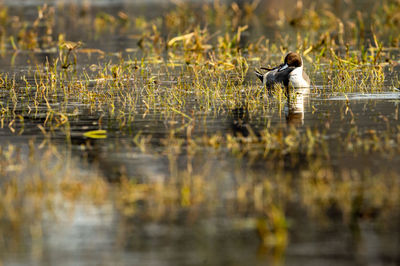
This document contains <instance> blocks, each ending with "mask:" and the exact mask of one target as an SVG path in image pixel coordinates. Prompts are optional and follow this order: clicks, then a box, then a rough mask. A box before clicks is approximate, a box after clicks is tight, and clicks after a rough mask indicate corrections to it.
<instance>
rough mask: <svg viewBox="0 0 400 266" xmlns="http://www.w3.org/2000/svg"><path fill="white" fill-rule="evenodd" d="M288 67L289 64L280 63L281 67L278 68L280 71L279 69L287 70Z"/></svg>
mask: <svg viewBox="0 0 400 266" xmlns="http://www.w3.org/2000/svg"><path fill="white" fill-rule="evenodd" d="M288 67H289V66H288V64H283V65H280V67H279V69H278V72H279V71H282V70H285V69H286V68H288Z"/></svg>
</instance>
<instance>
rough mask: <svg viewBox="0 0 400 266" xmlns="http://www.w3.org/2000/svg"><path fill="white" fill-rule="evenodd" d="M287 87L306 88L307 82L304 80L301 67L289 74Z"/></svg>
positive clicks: (308, 85)
mask: <svg viewBox="0 0 400 266" xmlns="http://www.w3.org/2000/svg"><path fill="white" fill-rule="evenodd" d="M289 85H291V86H292V87H294V88H308V87H310V84H309V82H308V81H307V80H306V79H305V78H304V73H303V66H301V67H296V68H295V69H293V71H292V72H290V74H289Z"/></svg>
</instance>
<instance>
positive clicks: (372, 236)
mask: <svg viewBox="0 0 400 266" xmlns="http://www.w3.org/2000/svg"><path fill="white" fill-rule="evenodd" d="M5 4H6V5H8V7H9V9H10V11H9V13H10V14H19V15H20V16H21V17H24V18H26V19H30V20H34V19H33V18H35V16H36V13H35V12H33V11H32V9H30V8H26V9H24V8H23V7H24V6H22V8H21V7H19V6H14V5H12V4H8V3H7V2H6V3H5ZM31 4H33V5H36V1H33V2H30V3H26V6H30V5H31ZM285 4H287V3H285ZM172 9H173V6H172V5H167V4H165V5H164V4H159V3H145V4H131V3H125V2H124V1H117V2H109V1H105V2H101V3H99V4H96V5H94V6H92V7H91V8H88V10H86V11H85V9H84V8H82V6H80V5H78V6H75V5H68V4H65V9H64V11H65V12H63V11H62V9H59V8H58V9H57V12H56V20H57V24H56V25H57V26H56V27H55V29H54V32H55V34H54V35H57V34H58V33H66V35H67V37H68V40H71V41H83V42H84V43H85V46H84V48H93V49H100V50H101V51H104V52H105V54H100V53H96V52H94V53H86V52H83V53H77V56H78V61H77V62H78V64H77V66H76V69H77V72H82V71H88V72H89V73H90V70H89V66H91V65H92V66H93V64H99V65H102V64H105V63H107V62H113V63H114V64H115V63H116V62H119V60H120V59H121V58H123V59H124V60H126V61H128V60H130V59H133V58H135V57H137V58H141V57H146V56H147V55H146V51H145V50H144V51H143V50H141V49H140V48H139V46H138V39H140V37H138V36H137V35H138V34H139V33H140V31H139V30H137V28H135V27H127V28H124V27H123V26H122V27H121V26H120V25H119V26H115V29H111V30H109V29H108V30H105V32H106V33H104V32H103V33H102V32H99V31H96V29H94V28H93V20H92V19H91V18H93V17H94V15H95V14H98V12H100V11H103V12H108V13H111V14H113V15H115V16H117V15H116V14H118V12H119V11H120V10H123V11H124V12H126V13H127V14H130V15H131V16H137V17H138V18H140V17H145V18H146V19H148V20H150V19H156V18H157V16H158V15H160V14H165V12H166V10H172ZM82 10H83V11H85V12H88V13H87V14H88V15H86V16H85V15H82V17H79V19H77V18H75V17H73V16H72V15H71V14H73V13H76V12H78V11H79V12H83V11H82ZM68 12H70V13H68ZM92 16H93V17H92ZM74 18H75V19H76V21H75V22H76V23H72V21H74ZM250 23H251V22H250ZM250 25H252V24H250ZM264 30H265V28H264V27H262V26H261V27H254V28H253V27H251V29H250V30H249V33H246V35H244V36H245V37H244V41H243V39H242V42H245V41H251V40H255V39H257V38H258V34H259V33H260V32H262V31H264ZM273 32H274V33H271V32H269V31H268V33H269V34H271V35H268V36H270V37H271V42H273V40H275V38H276V39H279V38H278V37H276V36H273V34H277V32H279V30H278V29H275V28H273ZM166 34H167V33H166V32H163V31H162V30H161V35H166ZM396 54H397V55H398V53H396V52H395V51H394V52H393V53H392V55H393V56H396ZM162 56H163V57H166V58H167V57H168V55H167V54H165V53H164V54H162ZM244 56H245V57H246V58H248V59H250V58H252V57H259V58H261V62H260V61H251V60H249V62H251V63H250V68H249V69H250V70H249V71H248V73H247V75H246V77H245V82H244V86H245V88H247V87H249V88H250V87H255V86H259V84H258V83H257V82H258V81H257V80H256V77H255V76H254V75H252V73H251V72H252V71H251V69H253V67H258V66H259V65H260V64H261V63H264V61H263V60H267V59H265V57H266V56H267V55H264V54H263V53H259V54H255V55H254V54H251V53H249V54H245V55H244ZM57 57H58V50H57V49H50V48H49V49H48V50H45V49H40V50H38V51H36V52H27V51H25V52H18V53H16V52H15V51H14V50H13V49H12V47H10V46H9V45H8V46H7V47H6V49H5V51H4V53H3V56H2V57H1V59H0V69H1V70H2V71H1V72H2V73H9V75H10V76H15V77H17V78H16V80H17V82H21V85H20V86H21V87H23V85H24V82H23V81H22V80H21V79H20V77H22V76H26V78H27V80H28V82H31V83H33V82H34V80H35V75H34V70H35V68H36V67H35V65H40V64H44V63H45V62H47V61H50V62H51V61H52V60H55V59H56V58H57ZM149 57H150V56H149ZM268 57H269V59H272V60H274V62H276V61H279V57H280V55H279V53H277V54H274V55H268ZM146 60H147V61H146V62H145V65H146V71H148V72H149V73H150V74H152V73H156V76H157V82H158V83H157V84H156V85H155V86H158V87H157V88H158V90H157V92H159V93H160V94H162V93H164V92H165V91H168V90H169V92H170V93H172V89H174V85H175V84H178V80H179V78H182V79H184V80H186V82H187V84H188V86H189V88H188V91H189V92H188V93H187V94H186V96H185V97H184V99H185V101H186V102H187V104H186V105H185V108H184V113H185V114H188V115H190V117H191V118H192V120H190V121H189V119H188V118H187V117H185V116H182V115H181V114H180V113H173V112H172V114H169V109H168V108H167V107H163V106H162V104H163V102H159V103H158V104H159V106H158V105H154V108H150V111H148V110H147V109H148V108H146V103H144V102H143V100H144V101H146V100H147V99H148V98H146V97H144V96H143V97H138V99H139V100H138V102H137V104H136V105H135V106H136V109H135V111H134V112H132V113H131V116H132V117H131V120H130V121H125V120H124V119H126V117H127V114H130V113H129V111H128V108H124V107H122V106H116V110H122V111H121V113H123V114H124V115H126V116H122V115H121V116H118V112H117V114H115V115H111V114H110V113H109V111H108V110H109V109H107V108H108V107H104V110H105V111H104V112H103V111H101V108H97V107H93V106H92V105H91V103H90V101H84V100H82V98H81V97H82V96H81V94H80V92H79V90H78V89H77V87H71V88H70V89H71V90H72V89H76V97H71V98H70V99H69V102H68V103H66V104H65V109H64V110H66V112H67V113H68V114H69V115H70V116H69V117H68V119H69V129H70V131H69V133H68V131H67V130H66V129H65V128H63V127H62V126H57V125H54V128H55V129H54V133H53V134H52V135H51V138H50V139H49V138H48V137H46V134H47V133H48V131H49V128H45V131H46V133H43V130H42V129H41V128H40V127H38V126H39V125H43V124H44V123H45V121H46V120H47V118H46V117H47V106H46V105H45V104H42V106H40V108H39V109H38V111H37V112H36V111H27V107H26V105H24V104H23V103H21V101H20V102H19V104H18V105H17V106H16V108H15V109H14V112H15V113H16V114H17V115H18V114H20V115H21V117H22V118H23V119H21V118H20V117H18V116H17V118H18V119H16V121H15V122H13V124H11V125H10V124H9V123H6V124H5V125H4V126H3V128H2V130H1V131H0V143H1V146H2V150H3V154H6V151H7V149H8V145H9V144H12V145H15V147H18V148H17V150H18V151H17V152H16V154H17V155H15V157H17V158H19V159H15V163H13V162H11V161H9V162H10V163H8V162H7V163H8V164H7V165H6V166H2V168H1V169H2V181H1V184H8V183H7V182H8V181H9V180H12V179H13V178H15V179H21V180H24V178H27V179H29V178H31V177H32V176H33V177H35V178H38V179H44V180H46V178H48V177H49V176H50V177H51V178H50V180H51V181H52V182H50V185H49V187H50V188H48V189H46V188H44V189H43V191H45V193H44V194H43V195H42V194H40V191H42V190H39V192H37V194H35V193H30V190H29V188H28V189H27V190H26V191H25V193H26V195H28V196H26V198H24V197H23V196H21V197H22V198H23V199H22V200H21V201H16V202H13V204H14V205H12V206H13V207H14V208H16V209H18V208H20V209H24V210H25V209H28V210H31V211H32V213H30V212H29V211H28V213H29V215H30V216H29V215H27V216H26V217H30V218H31V219H32V220H25V221H24V220H22V221H20V220H18V216H16V217H17V218H15V220H12V219H6V218H1V219H0V221H2V222H1V224H0V228H1V229H0V235H1V237H0V247H1V249H0V261H1V262H2V263H3V264H5V265H26V264H38V265H54V264H60V265H99V264H104V265H108V264H114V265H131V264H140V265H265V264H272V265H282V264H286V265H338V264H340V265H354V264H357V265H368V264H374V265H375V264H377V265H379V264H383V265H397V264H399V262H400V255H399V250H400V232H399V225H400V217H399V207H400V206H399V195H400V191H399V189H398V188H399V181H400V180H399V176H398V172H399V170H400V169H399V168H400V167H399V165H400V164H399V158H400V157H399V156H398V154H399V146H398V145H399V142H398V141H399V127H398V113H399V102H400V94H398V92H396V91H394V90H393V85H392V83H393V82H394V81H395V80H396V78H397V79H398V75H397V74H396V72H395V71H393V68H391V67H390V66H388V67H385V68H384V73H385V77H386V80H385V83H384V86H383V88H382V89H381V90H373V89H374V88H369V91H367V92H362V91H357V90H356V91H355V92H351V93H345V94H344V93H340V92H338V91H334V90H332V89H331V88H330V86H329V85H330V84H327V83H325V81H326V79H324V77H323V74H321V69H319V68H318V67H316V66H314V65H313V64H312V62H308V61H307V62H306V63H305V67H306V69H307V71H308V72H309V74H310V77H311V78H312V80H313V82H314V86H313V88H311V89H310V91H299V92H297V95H296V97H294V98H293V99H291V100H290V101H287V100H284V99H283V100H279V98H278V97H277V96H270V97H266V96H265V95H262V94H261V95H260V97H255V99H256V101H257V104H258V106H256V107H253V106H252V104H254V103H253V102H254V101H255V100H254V98H250V99H249V101H248V102H246V101H243V102H242V106H238V107H237V108H230V106H228V105H227V104H221V105H213V104H211V105H210V106H207V105H206V103H207V102H206V100H205V96H204V95H199V94H198V93H197V92H196V88H195V87H194V85H193V84H192V83H191V78H192V77H191V76H190V75H189V74H187V76H186V73H183V74H182V73H181V72H180V68H179V67H178V68H177V69H171V70H170V71H171V72H170V73H168V74H166V73H164V72H163V71H164V68H163V66H162V64H160V65H158V64H157V63H154V62H153V63H152V61H151V60H152V59H149V58H147V59H146ZM139 61H140V60H139ZM328 67H329V66H328V65H325V66H324V65H323V66H322V68H323V69H322V70H324V69H325V70H326V69H327V68H328ZM333 74H335V73H333ZM396 75H397V76H396ZM388 77H390V80H389V79H388ZM207 78H208V80H207ZM235 78H236V76H235ZM100 79H101V77H96V79H93V80H92V81H91V82H92V83H91V85H90V88H91V89H93V91H94V92H98V93H102V94H107V91H106V90H104V88H102V87H101V85H100V86H98V87H97V85H96V84H97V83H96V81H98V80H100ZM129 79H130V80H128V82H127V84H131V87H126V90H127V91H130V90H132V91H134V92H138V91H142V92H144V91H145V90H144V88H146V85H145V82H142V81H141V80H140V78H136V77H129ZM204 79H206V80H207V82H210V83H211V84H214V85H215V83H213V82H215V80H213V79H211V78H209V77H208V76H205V78H204ZM78 81H79V80H78ZM190 86H193V87H190ZM175 89H177V88H175ZM261 90H262V89H261ZM33 91H34V90H33ZM19 93H20V94H19V96H21V95H23V93H22V92H21V91H20V92H19ZM170 93H166V95H168V94H170ZM243 93H245V92H243ZM243 93H242V94H243ZM242 94H240V95H242ZM8 95H9V94H8V93H7V90H4V91H3V94H2V98H1V102H2V103H3V104H6V103H11V100H10V97H9V96H8ZM63 95H64V94H63V93H62V92H59V94H58V95H57V98H51V97H49V104H50V105H51V106H52V107H53V108H54V110H59V109H58V108H60V106H61V105H63V104H64V103H63V101H62V99H63ZM187 95H188V96H187ZM238 95H239V94H238ZM164 97H167V96H164ZM223 97H231V96H230V95H229V93H226V94H225V95H223V96H221V98H223ZM177 101H178V100H177ZM221 102H222V103H228V101H225V102H224V101H221ZM30 106H33V104H32V103H30ZM104 106H106V104H104ZM167 113H168V114H167ZM56 117H57V116H56ZM119 117H122V118H119ZM58 119H61V118H58ZM22 121H23V122H22ZM124 121H125V122H124ZM58 122H59V121H58ZM49 123H50V122H49ZM49 127H50V126H49ZM99 127H101V128H102V129H105V130H106V136H107V137H106V138H95V139H93V138H87V137H85V136H84V134H85V133H86V132H88V131H91V130H97V129H99ZM182 128H183V129H182ZM265 130H267V132H269V133H270V134H271V135H270V137H265V134H266V133H265ZM171 132H175V134H174V135H173V136H172V134H171ZM296 132H297V133H296ZM313 132H314V133H313ZM68 134H70V139H68V138H67V137H66V135H68ZM291 134H293V135H291ZM307 134H309V135H307ZM227 135H231V136H238V138H240V137H239V136H241V135H243V136H245V137H248V136H253V139H251V138H250V139H249V138H247V139H244V140H240V141H237V142H234V141H232V143H229V142H228V141H225V140H224V141H221V143H219V142H218V141H219V138H223V137H226V136H227ZM205 136H208V138H207V137H205ZM263 136H264V139H263ZM280 136H283V137H282V138H280ZM286 136H291V138H285V137H286ZM296 136H300V137H299V138H300V140H299V143H300V144H298V147H297V146H296V141H293V143H295V144H293V145H294V146H291V145H292V144H291V143H292V142H291V141H292V138H294V139H296ZM307 136H308V137H307ZM259 139H263V141H264V142H263V141H261V142H257V141H256V140H259ZM268 139H271V140H272V141H271V143H267V142H266V140H268ZM30 141H31V143H30ZM140 141H143V143H144V144H143V145H141V144H140ZM246 141H247V142H246ZM49 142H51V143H52V145H54V146H55V147H56V148H57V152H54V151H52V149H51V148H49V146H50V145H49V144H48V143H49ZM277 142H281V144H279V145H280V146H279V145H278V146H276V143H277ZM138 143H139V144H138ZM193 143H195V144H193ZM238 143H239V144H238ZM285 143H286V144H285ZM47 145H48V146H47ZM218 145H219V146H218ZM235 145H238V146H235ZM268 145H269V146H268ZM32 146H33V147H35V148H32ZM267 146H268V147H270V148H269V149H267V148H266V147H267ZM235 147H236V148H235ZM282 147H284V148H282ZM32 149H34V150H35V156H36V157H34V159H32V158H31V157H30V154H31V153H32ZM282 149H283V150H282ZM4 156H6V155H4ZM4 158H6V157H4ZM4 158H3V159H4ZM11 158H14V157H11ZM9 160H11V159H9ZM18 160H21V161H22V162H23V163H22V164H18V162H19V161H18ZM18 165H21V166H18ZM21 169H22V170H21ZM35 174H37V175H35ZM57 177H59V178H61V180H64V179H63V178H65V177H67V178H65V180H66V181H65V180H64V181H65V185H64V186H63V187H62V188H63V189H61V190H60V191H58V192H57V189H55V191H56V192H54V191H53V190H52V189H51V184H53V180H54V182H55V183H57V182H58V181H57V180H58V179H57ZM99 177H100V178H101V180H102V181H104V183H96V181H91V180H97V179H99ZM74 178H76V180H77V181H76V182H75V179H74ZM33 179H34V178H33ZM69 179H71V180H74V182H72V183H69V182H68V180H69ZM91 182H94V183H91ZM99 182H101V181H99ZM87 184H90V185H87ZM93 184H94V185H93ZM121 184H122V186H123V188H122V191H123V192H121V188H119V187H118V186H120V185H121ZM135 184H139V185H144V186H143V187H140V186H139V187H138V188H137V187H135ZM131 186H132V187H131ZM10 187H12V186H10ZM94 188H95V189H94ZM124 189H126V190H124ZM129 189H130V190H129ZM6 191H11V188H10V189H7V190H6ZM32 191H34V189H32ZM102 193H104V194H106V195H107V196H106V197H104V196H102V195H103V194H102ZM124 193H125V194H124ZM6 194H7V193H6V192H3V194H2V200H3V202H5V203H7V202H8V201H7V200H8V199H9V198H10V197H11V196H9V197H6V196H5V195H6ZM11 194H12V193H10V195H11ZM15 194H18V193H16V192H15ZM92 194H94V195H96V196H92ZM7 195H8V194H7ZM38 195H41V197H44V198H46V199H47V200H46V203H45V204H43V205H45V206H47V205H48V206H50V207H48V208H46V207H38V206H41V205H40V204H39V203H38V205H37V206H36V205H35V203H36V202H40V200H38V198H39V196H38ZM85 196H87V197H85ZM37 197H38V198H37ZM47 197H48V198H47ZM92 197H93V198H94V199H95V200H94V202H93V200H92ZM97 198H98V199H99V200H98V201H99V202H96V199H97ZM102 198H104V200H101V199H102ZM0 206H2V205H0ZM3 206H8V205H6V204H4V205H3ZM36 208H39V209H40V210H41V211H36ZM33 210H35V211H33ZM2 212H3V213H6V211H5V209H3V210H2ZM22 217H24V216H22Z"/></svg>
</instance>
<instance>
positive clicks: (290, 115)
mask: <svg viewBox="0 0 400 266" xmlns="http://www.w3.org/2000/svg"><path fill="white" fill-rule="evenodd" d="M308 93H309V89H303V88H294V89H293V90H291V91H290V93H289V95H288V98H287V101H286V103H285V108H284V110H285V116H286V122H287V123H288V125H294V126H302V125H303V124H304V98H306V97H307V95H308Z"/></svg>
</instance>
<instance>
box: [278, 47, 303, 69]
mask: <svg viewBox="0 0 400 266" xmlns="http://www.w3.org/2000/svg"><path fill="white" fill-rule="evenodd" d="M301 66H303V61H302V60H301V56H300V55H299V54H298V53H294V52H290V53H288V54H287V55H286V57H285V62H284V64H283V65H282V66H281V67H280V68H279V71H281V70H284V69H286V68H288V67H301Z"/></svg>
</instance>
